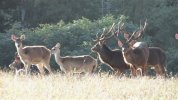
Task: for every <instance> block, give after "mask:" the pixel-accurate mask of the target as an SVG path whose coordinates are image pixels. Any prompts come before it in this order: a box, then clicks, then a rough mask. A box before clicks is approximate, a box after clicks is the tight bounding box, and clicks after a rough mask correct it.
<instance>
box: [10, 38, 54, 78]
mask: <svg viewBox="0 0 178 100" xmlns="http://www.w3.org/2000/svg"><path fill="white" fill-rule="evenodd" d="M11 39H12V40H13V41H14V42H15V47H16V49H17V53H18V55H19V57H20V60H21V61H22V63H23V64H24V67H25V71H26V75H27V74H28V72H29V68H30V66H31V65H36V66H37V68H38V69H39V71H40V73H41V74H42V75H44V74H45V70H44V67H45V68H46V69H47V70H48V71H49V73H52V71H51V67H50V64H49V63H50V58H51V52H50V50H49V49H48V48H47V47H45V46H40V45H39V46H38V45H35V46H23V43H22V42H23V41H24V40H25V35H21V36H20V37H16V36H15V35H11Z"/></svg>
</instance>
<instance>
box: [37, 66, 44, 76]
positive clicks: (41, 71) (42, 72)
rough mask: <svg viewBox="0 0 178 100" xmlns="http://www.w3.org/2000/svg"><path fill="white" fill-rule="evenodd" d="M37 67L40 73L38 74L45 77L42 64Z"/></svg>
mask: <svg viewBox="0 0 178 100" xmlns="http://www.w3.org/2000/svg"><path fill="white" fill-rule="evenodd" d="M37 67H38V69H39V71H40V74H42V75H45V71H44V67H43V64H37Z"/></svg>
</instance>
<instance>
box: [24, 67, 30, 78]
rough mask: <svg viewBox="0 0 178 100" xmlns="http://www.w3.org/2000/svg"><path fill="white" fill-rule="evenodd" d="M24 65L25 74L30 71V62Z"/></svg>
mask: <svg viewBox="0 0 178 100" xmlns="http://www.w3.org/2000/svg"><path fill="white" fill-rule="evenodd" d="M24 66H25V72H26V75H28V74H29V72H30V64H24Z"/></svg>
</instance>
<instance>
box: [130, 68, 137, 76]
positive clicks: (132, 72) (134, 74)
mask: <svg viewBox="0 0 178 100" xmlns="http://www.w3.org/2000/svg"><path fill="white" fill-rule="evenodd" d="M131 75H132V76H134V77H135V76H137V75H136V69H135V67H134V66H131Z"/></svg>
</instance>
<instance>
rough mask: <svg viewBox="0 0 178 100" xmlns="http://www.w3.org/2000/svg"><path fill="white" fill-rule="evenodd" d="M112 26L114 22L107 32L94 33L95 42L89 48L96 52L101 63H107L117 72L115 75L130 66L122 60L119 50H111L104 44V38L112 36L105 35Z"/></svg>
mask: <svg viewBox="0 0 178 100" xmlns="http://www.w3.org/2000/svg"><path fill="white" fill-rule="evenodd" d="M113 27H114V24H113V25H112V27H111V28H110V30H109V31H108V32H107V33H105V30H104V31H103V33H102V35H101V36H100V37H99V36H98V34H97V35H96V40H94V42H96V44H95V45H94V46H93V47H92V48H91V50H92V51H93V52H96V53H97V55H98V57H99V60H100V61H101V62H102V63H104V64H106V65H108V66H109V67H110V68H111V69H113V70H114V71H115V72H117V75H120V74H121V73H124V72H125V70H127V69H130V67H129V66H128V65H127V64H126V63H125V62H124V58H123V55H122V51H121V50H111V49H110V48H109V47H107V46H106V40H107V39H110V38H111V37H112V36H113V35H110V36H107V35H108V34H109V33H110V32H111V31H112V28H113Z"/></svg>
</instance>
